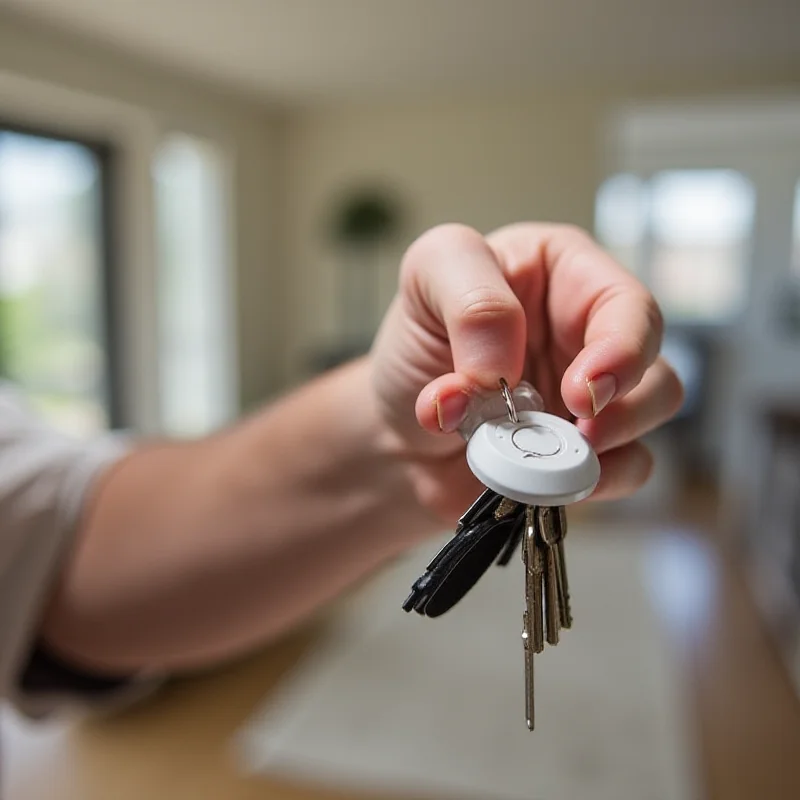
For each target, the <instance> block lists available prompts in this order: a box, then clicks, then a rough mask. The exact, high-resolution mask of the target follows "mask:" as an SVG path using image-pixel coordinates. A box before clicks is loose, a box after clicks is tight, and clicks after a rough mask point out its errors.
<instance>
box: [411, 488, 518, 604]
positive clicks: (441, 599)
mask: <svg viewBox="0 0 800 800" xmlns="http://www.w3.org/2000/svg"><path fill="white" fill-rule="evenodd" d="M495 497H496V501H495V502H494V503H493V505H492V506H491V508H492V514H491V515H489V516H488V518H487V516H486V515H485V514H481V515H479V518H480V519H479V521H478V522H475V523H474V524H472V525H469V526H468V527H464V528H462V529H461V530H458V531H457V532H456V535H455V536H454V537H453V538H452V539H451V540H450V541H449V542H448V543H447V544H446V545H445V546H444V547H443V548H442V549H441V550H440V551H439V553H437V555H436V556H435V558H434V559H433V560H432V561H431V563H430V564H429V565H428V569H427V570H426V571H425V574H424V575H422V576H421V577H420V578H419V579H418V580H417V581H415V583H414V585H413V586H412V589H411V594H410V595H409V596H408V598H407V599H406V601H405V603H404V604H403V608H404V609H405V610H406V611H411V610H414V611H416V612H417V613H418V614H422V615H423V616H427V617H438V616H441V615H442V614H444V613H445V612H447V611H449V610H450V609H451V608H452V607H453V606H454V605H456V603H458V602H459V600H461V599H462V598H463V597H464V596H465V595H466V594H467V592H469V590H470V589H472V587H473V586H474V585H475V584H476V583H477V582H478V580H479V579H480V577H481V576H482V575H483V574H484V573H485V572H486V570H487V569H489V567H490V566H491V565H492V564H493V563H494V561H495V560H496V559H497V558H498V556H501V554H504V553H505V552H506V551H508V550H509V549H510V551H511V552H512V553H513V550H514V548H515V547H516V544H517V543H518V542H519V538H520V534H519V531H520V530H521V526H523V527H524V517H525V510H524V506H520V508H519V509H516V510H515V511H514V512H513V513H511V514H508V515H507V516H504V517H503V518H502V519H500V520H497V519H495V518H494V515H493V514H494V509H495V508H496V507H497V505H499V504H500V501H501V500H502V498H501V497H500V496H499V495H495ZM465 516H466V515H465ZM512 542H514V544H513V545H512V544H511V543H512ZM508 558H510V553H509V555H508Z"/></svg>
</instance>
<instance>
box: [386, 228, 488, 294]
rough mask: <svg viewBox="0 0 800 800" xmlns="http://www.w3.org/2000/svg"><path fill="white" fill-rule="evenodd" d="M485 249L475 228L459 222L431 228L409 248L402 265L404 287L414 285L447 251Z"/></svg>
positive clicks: (401, 280)
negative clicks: (473, 248)
mask: <svg viewBox="0 0 800 800" xmlns="http://www.w3.org/2000/svg"><path fill="white" fill-rule="evenodd" d="M475 246H480V247H484V246H485V242H484V239H483V237H482V236H481V234H480V233H478V231H476V230H475V229H474V228H470V227H469V226H468V225H462V224H461V223H457V222H447V223H443V224H441V225H436V226H434V227H433V228H429V229H428V230H427V231H425V233H423V234H421V235H420V236H419V237H417V239H415V240H414V241H413V242H412V243H411V244H410V245H409V247H408V249H407V250H406V252H405V255H404V256H403V260H402V262H401V264H400V282H401V285H402V286H408V285H410V284H413V283H415V282H416V281H417V279H418V278H419V274H420V272H421V271H422V270H423V269H425V267H426V266H428V265H430V264H431V262H432V259H434V260H435V258H436V257H437V256H438V255H439V254H441V253H442V252H443V251H444V250H445V249H451V250H452V249H454V248H458V249H460V248H469V247H475Z"/></svg>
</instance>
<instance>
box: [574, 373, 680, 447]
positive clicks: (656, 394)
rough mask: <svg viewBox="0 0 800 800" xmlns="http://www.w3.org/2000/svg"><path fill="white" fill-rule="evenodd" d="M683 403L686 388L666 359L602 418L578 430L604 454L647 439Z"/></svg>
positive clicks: (581, 422)
mask: <svg viewBox="0 0 800 800" xmlns="http://www.w3.org/2000/svg"><path fill="white" fill-rule="evenodd" d="M682 404H683V386H682V385H681V382H680V381H679V380H678V377H677V375H676V374H675V372H674V370H673V369H672V367H670V366H669V364H667V362H666V361H664V359H663V358H659V359H657V360H656V363H655V364H654V365H653V366H652V367H650V369H648V370H647V372H646V373H645V375H644V378H643V379H642V382H641V383H640V384H639V385H638V386H637V387H636V388H635V389H633V391H631V392H630V394H628V395H627V396H626V397H624V398H622V399H621V400H617V401H616V402H614V403H611V405H609V406H608V408H606V409H605V411H603V413H602V414H600V415H599V416H598V417H595V418H593V419H590V420H581V421H580V422H579V423H578V427H579V428H580V429H581V431H582V432H583V434H584V435H585V436H586V438H587V439H588V440H589V441H590V442H591V444H592V446H593V447H594V449H595V451H596V452H598V453H604V452H606V451H608V450H613V449H614V448H617V447H620V446H621V445H624V444H627V443H628V442H632V441H634V440H636V439H639V438H640V437H642V436H644V435H645V434H646V433H649V432H650V431H652V430H655V429H656V428H658V427H659V426H660V425H662V424H663V423H665V422H666V421H667V420H669V419H671V418H672V417H673V416H674V415H675V414H676V413H677V412H678V411H679V409H680V407H681V405H682Z"/></svg>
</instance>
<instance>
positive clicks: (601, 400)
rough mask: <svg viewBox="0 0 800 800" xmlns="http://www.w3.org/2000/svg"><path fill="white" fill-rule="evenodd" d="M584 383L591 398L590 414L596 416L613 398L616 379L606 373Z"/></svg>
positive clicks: (615, 389)
mask: <svg viewBox="0 0 800 800" xmlns="http://www.w3.org/2000/svg"><path fill="white" fill-rule="evenodd" d="M586 385H587V386H588V387H589V396H590V397H591V398H592V415H593V416H595V417H596V416H597V415H598V414H599V413H600V412H601V411H602V410H603V409H604V408H605V407H606V406H607V405H608V404H609V403H610V402H611V401H612V400H613V399H614V395H615V394H616V393H617V379H616V378H615V377H614V376H613V375H609V374H608V373H606V374H604V375H598V376H597V377H596V378H592V380H590V381H587V382H586Z"/></svg>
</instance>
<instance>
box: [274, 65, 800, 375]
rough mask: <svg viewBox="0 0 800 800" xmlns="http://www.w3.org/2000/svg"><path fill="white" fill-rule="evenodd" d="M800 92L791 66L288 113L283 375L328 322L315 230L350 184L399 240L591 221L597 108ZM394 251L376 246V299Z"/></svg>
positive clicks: (332, 291)
mask: <svg viewBox="0 0 800 800" xmlns="http://www.w3.org/2000/svg"><path fill="white" fill-rule="evenodd" d="M793 86H794V87H795V88H796V87H800V73H787V74H781V75H775V76H760V77H759V76H753V75H750V76H743V77H741V78H738V79H737V78H736V77H734V76H729V77H727V78H724V79H718V80H707V81H705V82H704V83H701V82H698V81H690V80H685V81H683V82H680V81H678V82H673V83H670V84H663V85H659V86H656V85H651V86H635V85H631V86H627V87H621V86H620V87H604V88H600V89H597V88H592V89H587V88H584V89H573V90H566V91H562V92H558V93H556V92H553V91H541V90H531V91H530V92H517V93H515V94H514V95H513V96H509V97H504V98H503V97H496V98H491V97H483V98H471V99H470V98H464V99H460V100H455V99H453V100H448V101H445V102H439V103H435V102H432V101H426V102H419V103H416V104H415V103H402V104H389V103H383V104H380V103H375V104H373V105H369V106H351V107H346V106H341V107H332V108H329V109H320V110H317V111H307V112H305V113H303V114H297V115H295V116H294V117H293V118H292V119H291V120H290V121H289V122H288V123H287V125H286V127H285V128H284V136H285V138H284V154H285V169H286V170H287V179H286V188H287V198H286V202H287V205H286V213H287V226H286V228H285V233H286V237H285V241H284V245H285V251H284V258H285V262H284V263H285V267H286V269H287V271H288V272H289V273H290V275H291V282H290V305H289V310H290V318H291V324H290V325H289V328H288V331H287V336H288V347H287V349H286V371H287V375H288V376H289V377H290V379H291V380H299V379H301V378H302V377H303V376H304V375H305V373H306V368H307V364H308V360H309V353H310V352H312V351H313V350H314V349H315V348H317V347H319V346H320V344H321V343H322V342H323V341H324V340H325V339H326V338H328V337H331V336H333V335H335V333H336V330H337V327H338V324H339V322H338V314H337V311H338V307H337V300H336V276H337V274H338V273H337V258H338V257H337V256H336V255H335V254H334V253H333V252H331V248H330V247H329V246H328V245H327V244H326V242H325V241H324V239H323V237H322V236H321V234H320V226H321V224H322V222H323V220H324V219H325V216H326V214H328V213H329V211H330V203H331V202H332V201H333V199H334V198H335V197H337V195H338V192H339V191H341V190H342V189H343V188H346V187H349V186H351V185H355V184H358V183H359V182H360V181H367V182H370V181H373V180H376V179H377V180H380V181H384V182H385V183H386V184H387V185H389V186H391V187H392V188H393V189H394V190H395V191H396V192H398V193H399V195H400V197H401V198H402V199H404V201H405V203H406V206H407V210H408V212H409V213H410V215H411V219H410V224H409V226H408V229H407V231H406V232H405V236H404V238H405V241H406V242H407V241H410V240H411V239H412V238H413V237H414V236H415V235H416V234H417V233H419V232H421V231H422V230H424V229H425V228H427V227H429V226H431V225H434V224H436V223H439V222H446V221H454V220H455V221H459V222H464V223H468V224H470V225H473V226H475V227H476V228H478V229H480V230H483V231H487V230H490V229H491V228H493V227H494V226H497V225H502V224H505V223H508V222H513V221H517V220H521V219H548V220H558V221H569V222H574V223H577V224H579V225H582V226H586V227H591V226H592V223H593V206H594V194H595V190H596V188H597V185H598V182H599V181H600V179H601V178H602V175H603V170H604V164H603V161H604V155H603V148H602V130H603V126H604V124H605V121H606V119H607V115H608V114H609V113H610V112H611V111H612V110H613V109H614V108H615V107H617V105H618V104H621V103H623V102H626V101H628V100H631V99H635V100H637V101H642V102H648V101H653V100H657V99H660V98H668V97H684V96H690V95H698V94H699V95H706V94H707V95H716V94H720V93H731V92H736V91H740V90H741V91H746V92H749V93H752V92H753V91H756V92H758V91H760V90H761V88H762V87H764V88H765V87H769V88H770V89H772V88H774V87H782V88H792V87H793ZM401 253H402V247H398V248H395V251H394V252H392V253H386V254H385V256H384V259H383V263H382V266H381V269H382V285H383V291H382V298H381V303H382V305H384V306H385V305H386V304H387V303H388V301H389V298H390V296H391V292H392V291H393V288H394V285H395V281H396V272H397V263H398V260H399V258H400V256H401Z"/></svg>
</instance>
